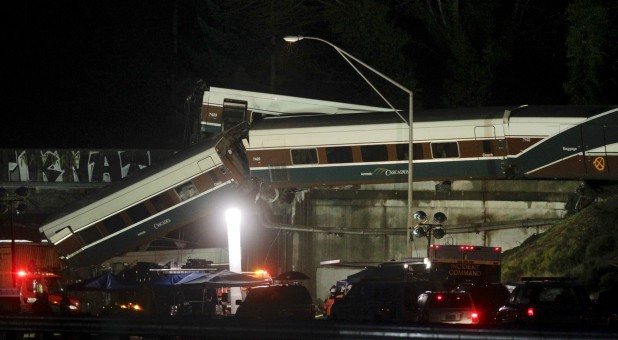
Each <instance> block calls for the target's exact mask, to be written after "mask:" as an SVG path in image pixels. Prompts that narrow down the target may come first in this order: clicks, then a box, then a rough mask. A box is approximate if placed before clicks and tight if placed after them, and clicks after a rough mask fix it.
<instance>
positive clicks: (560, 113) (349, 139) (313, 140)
mask: <svg viewBox="0 0 618 340" xmlns="http://www.w3.org/2000/svg"><path fill="white" fill-rule="evenodd" d="M412 126H413V135H414V144H413V166H414V167H413V171H414V173H413V175H414V180H415V181H425V180H436V181H440V180H442V181H449V180H457V179H516V178H518V179H519V178H528V179H579V180H612V181H613V180H616V179H618V106H521V107H512V108H511V107H486V108H474V109H444V110H426V111H419V112H415V114H414V122H413V124H412ZM408 129H409V127H408V124H407V123H406V122H404V121H402V120H401V118H400V117H399V116H398V115H396V114H394V113H386V112H376V113H372V112H368V113H354V114H342V115H302V116H300V115H294V116H278V117H266V118H263V119H260V120H256V121H254V122H253V123H252V125H251V128H250V130H249V137H248V141H247V143H246V144H247V145H246V152H247V159H248V162H249V168H250V172H251V176H254V177H257V178H260V179H261V180H262V181H264V183H267V184H268V185H270V186H272V187H319V186H334V185H350V184H368V183H396V182H406V181H407V180H408V177H407V176H408V165H409V160H408V139H409V137H408V136H409V130H408Z"/></svg>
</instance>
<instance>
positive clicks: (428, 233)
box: [410, 210, 446, 257]
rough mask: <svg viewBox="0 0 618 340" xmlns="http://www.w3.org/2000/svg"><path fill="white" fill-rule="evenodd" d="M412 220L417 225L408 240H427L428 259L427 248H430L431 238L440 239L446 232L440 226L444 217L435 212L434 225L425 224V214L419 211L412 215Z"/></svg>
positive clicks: (442, 214)
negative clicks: (413, 238)
mask: <svg viewBox="0 0 618 340" xmlns="http://www.w3.org/2000/svg"><path fill="white" fill-rule="evenodd" d="M414 219H415V220H417V221H418V222H419V223H418V224H417V225H416V226H415V227H414V229H412V235H410V238H412V236H413V237H416V238H421V237H425V238H427V257H429V248H430V246H431V237H432V236H433V237H435V238H437V239H441V238H443V237H444V235H446V230H444V229H443V228H442V224H443V223H444V222H446V215H445V214H444V213H442V212H437V213H435V214H434V215H433V221H434V223H426V222H427V220H428V218H427V214H426V213H425V212H424V211H422V210H419V211H417V212H415V213H414Z"/></svg>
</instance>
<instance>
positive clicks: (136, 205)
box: [39, 126, 247, 267]
mask: <svg viewBox="0 0 618 340" xmlns="http://www.w3.org/2000/svg"><path fill="white" fill-rule="evenodd" d="M240 130H242V127H241V126H238V127H236V128H234V129H231V130H229V131H226V133H225V134H222V135H220V136H219V137H218V138H217V139H211V140H205V141H203V142H202V143H200V144H197V145H195V146H194V147H192V148H189V149H187V150H185V151H182V152H179V153H177V154H176V155H175V157H172V158H170V159H169V160H168V161H166V162H162V163H159V164H157V165H154V166H152V167H150V168H147V169H145V170H142V171H140V172H138V173H137V174H136V175H135V176H134V177H131V178H126V179H124V180H123V181H120V182H117V183H114V184H111V185H110V186H108V187H105V188H103V189H101V190H100V191H98V192H96V193H95V194H94V195H92V196H89V197H87V198H86V199H84V200H82V201H80V202H77V203H76V204H75V205H71V206H68V207H67V208H66V209H65V211H62V212H59V213H58V214H56V215H55V216H52V217H51V218H50V219H48V221H47V222H45V223H44V224H43V225H42V226H41V227H40V228H39V230H40V232H42V233H43V234H45V236H46V237H47V239H48V240H50V241H51V242H52V243H53V244H54V246H55V248H56V250H57V251H58V253H59V254H60V255H61V258H63V259H64V260H66V262H67V263H68V264H69V265H71V266H74V267H82V266H87V265H92V264H97V263H101V262H102V261H104V260H106V259H109V258H111V257H113V256H114V255H116V254H120V253H123V252H126V251H128V250H131V249H133V248H135V247H137V246H139V245H141V244H144V243H146V242H148V241H150V240H152V239H154V238H156V237H160V236H163V235H165V234H167V233H169V232H170V231H173V230H175V229H177V228H180V227H182V226H183V225H186V224H188V223H190V222H192V221H194V220H196V219H198V218H199V217H201V216H203V215H204V214H205V212H206V211H208V207H209V205H210V207H211V208H212V207H213V204H214V203H216V202H217V201H218V200H221V199H222V198H224V197H225V196H226V195H228V194H229V193H231V192H233V191H234V190H235V188H237V186H238V185H239V184H241V183H242V181H243V180H244V178H246V177H247V169H246V160H245V159H244V150H242V149H241V148H242V146H241V144H240V143H238V141H239V139H240V137H239V136H240ZM213 202H214V203H213Z"/></svg>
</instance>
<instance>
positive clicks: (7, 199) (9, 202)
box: [0, 187, 28, 287]
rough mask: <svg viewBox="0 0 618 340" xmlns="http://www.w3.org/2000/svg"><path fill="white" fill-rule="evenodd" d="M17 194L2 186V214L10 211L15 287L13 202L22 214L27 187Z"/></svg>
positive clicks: (0, 201)
mask: <svg viewBox="0 0 618 340" xmlns="http://www.w3.org/2000/svg"><path fill="white" fill-rule="evenodd" d="M15 193H16V195H9V193H8V191H7V190H6V189H5V188H0V214H4V213H6V212H7V210H8V211H9V227H10V229H11V230H10V233H11V279H12V283H13V287H15V286H16V284H17V278H16V268H15V267H16V266H15V228H14V225H13V209H14V207H13V203H15V202H19V203H17V208H15V209H17V214H18V215H19V214H21V213H22V212H24V210H26V204H25V203H24V201H25V200H26V195H27V194H28V189H26V188H25V187H20V188H18V189H17V190H15Z"/></svg>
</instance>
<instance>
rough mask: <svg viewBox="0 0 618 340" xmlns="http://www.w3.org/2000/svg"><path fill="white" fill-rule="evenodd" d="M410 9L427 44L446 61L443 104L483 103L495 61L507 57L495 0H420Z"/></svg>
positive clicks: (413, 2) (485, 99) (491, 80)
mask: <svg viewBox="0 0 618 340" xmlns="http://www.w3.org/2000/svg"><path fill="white" fill-rule="evenodd" d="M410 4H411V6H409V13H410V15H411V16H412V17H414V18H416V19H418V20H420V21H421V22H422V23H423V24H424V26H425V29H426V32H427V34H428V37H429V38H430V39H428V40H426V43H425V45H426V46H427V47H428V49H430V50H431V51H432V52H433V53H434V54H436V55H437V56H438V58H441V60H442V61H443V63H444V64H443V67H444V69H445V70H444V73H443V78H442V86H443V89H444V95H443V96H442V99H441V105H442V106H449V107H456V106H477V105H484V104H485V103H486V102H487V100H488V98H489V97H490V95H491V89H492V84H493V76H494V74H495V67H496V65H497V64H498V63H499V62H501V61H502V60H504V58H505V57H506V55H505V53H504V51H505V50H504V49H502V48H501V46H500V40H498V39H496V38H495V36H494V34H493V31H494V29H495V26H496V22H495V20H496V19H495V18H496V15H495V11H496V9H497V8H498V3H496V2H495V1H470V2H468V1H459V0H436V1H430V0H418V1H412V2H411V3H410Z"/></svg>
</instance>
